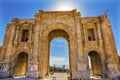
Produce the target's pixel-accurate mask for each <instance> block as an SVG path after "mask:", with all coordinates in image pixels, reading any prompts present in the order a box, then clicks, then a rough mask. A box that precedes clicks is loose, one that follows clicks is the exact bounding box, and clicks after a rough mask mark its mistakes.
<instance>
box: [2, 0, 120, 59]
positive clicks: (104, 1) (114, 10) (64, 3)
mask: <svg viewBox="0 0 120 80" xmlns="http://www.w3.org/2000/svg"><path fill="white" fill-rule="evenodd" d="M75 8H76V9H77V10H78V11H79V12H80V13H81V16H82V17H85V16H99V15H102V14H103V13H104V11H105V10H107V9H108V10H109V12H108V16H109V17H110V20H111V24H112V29H113V33H114V37H115V42H116V46H117V50H118V52H119V54H120V16H119V14H120V1H119V0H0V45H2V42H3V38H4V34H5V29H6V25H7V24H8V23H10V22H11V19H12V18H14V17H18V18H34V15H35V13H37V12H38V10H48V11H51V10H63V9H69V10H71V9H75ZM54 43H56V44H58V43H59V41H58V42H57V41H54ZM63 45H66V44H63ZM55 51H56V49H53V52H54V53H55ZM61 53H62V52H61ZM54 57H58V55H56V54H55V55H54ZM61 57H62V56H61ZM64 58H65V57H64Z"/></svg>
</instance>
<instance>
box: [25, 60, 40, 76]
mask: <svg viewBox="0 0 120 80" xmlns="http://www.w3.org/2000/svg"><path fill="white" fill-rule="evenodd" d="M38 76H39V74H38V63H33V62H32V63H29V64H28V70H27V73H26V77H29V78H38Z"/></svg>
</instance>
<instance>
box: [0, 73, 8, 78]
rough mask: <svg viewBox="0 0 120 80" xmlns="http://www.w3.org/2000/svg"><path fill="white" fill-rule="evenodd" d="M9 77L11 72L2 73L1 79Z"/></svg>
mask: <svg viewBox="0 0 120 80" xmlns="http://www.w3.org/2000/svg"><path fill="white" fill-rule="evenodd" d="M8 77H10V73H9V72H0V78H8Z"/></svg>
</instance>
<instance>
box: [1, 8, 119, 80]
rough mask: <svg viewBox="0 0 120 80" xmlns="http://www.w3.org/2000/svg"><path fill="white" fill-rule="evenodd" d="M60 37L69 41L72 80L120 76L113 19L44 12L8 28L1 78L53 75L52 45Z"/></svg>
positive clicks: (65, 12) (2, 54)
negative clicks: (50, 68)
mask: <svg viewBox="0 0 120 80" xmlns="http://www.w3.org/2000/svg"><path fill="white" fill-rule="evenodd" d="M58 37H61V38H64V39H66V40H67V41H68V47H69V63H70V65H69V67H70V77H71V78H72V79H86V80H87V79H89V78H90V75H91V74H93V76H96V75H100V76H102V77H116V76H120V58H118V54H117V51H116V46H115V41H114V37H113V33H112V28H111V25H110V21H109V18H104V17H103V16H96V17H81V14H80V12H77V10H72V11H42V10H40V11H39V12H38V13H36V14H35V18H32V19H29V18H28V19H18V18H13V19H12V23H10V24H8V25H7V28H6V33H5V38H4V41H3V45H2V47H0V77H10V76H13V77H17V76H20V75H22V76H26V77H30V78H38V77H39V78H44V77H45V76H47V75H49V61H50V60H49V59H50V42H51V41H52V40H53V39H54V38H58ZM24 53H25V55H26V57H25V58H24V57H23V55H22V54H24ZM19 55H21V57H22V58H19ZM88 57H90V61H91V63H89V61H88ZM24 60H26V62H25V61H24ZM23 63H24V64H23ZM20 64H21V65H20ZM89 64H91V65H92V68H90V65H89ZM26 66H27V67H26ZM21 68H23V69H21ZM19 70H21V71H19ZM22 73H23V74H22Z"/></svg>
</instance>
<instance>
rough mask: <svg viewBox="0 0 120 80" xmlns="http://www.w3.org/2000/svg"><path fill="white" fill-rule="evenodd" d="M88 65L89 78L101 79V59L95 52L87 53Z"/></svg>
mask: <svg viewBox="0 0 120 80" xmlns="http://www.w3.org/2000/svg"><path fill="white" fill-rule="evenodd" d="M88 64H89V70H90V77H93V78H102V77H103V76H102V74H103V69H102V61H101V57H100V55H99V54H98V53H97V52H96V51H91V52H89V54H88Z"/></svg>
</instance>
